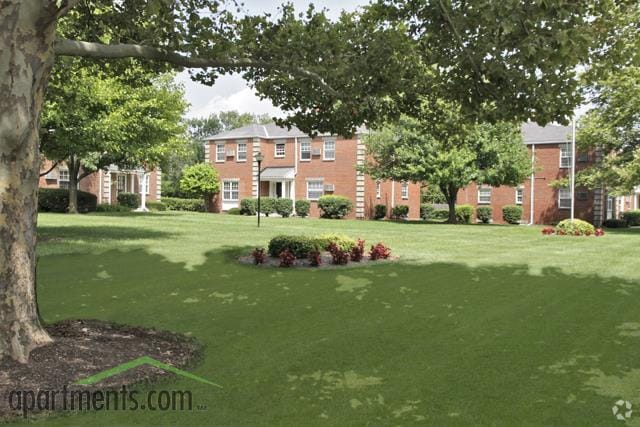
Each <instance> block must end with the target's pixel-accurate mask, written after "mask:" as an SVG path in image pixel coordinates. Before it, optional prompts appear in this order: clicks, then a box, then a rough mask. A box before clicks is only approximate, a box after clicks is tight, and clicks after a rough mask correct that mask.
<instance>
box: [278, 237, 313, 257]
mask: <svg viewBox="0 0 640 427" xmlns="http://www.w3.org/2000/svg"><path fill="white" fill-rule="evenodd" d="M318 249H319V247H318V243H317V242H316V239H313V238H311V237H308V236H285V235H281V236H276V237H274V238H272V239H271V240H270V241H269V248H268V249H267V250H268V251H269V255H271V256H272V257H277V256H280V254H281V253H282V252H284V251H285V250H288V251H290V252H291V253H292V254H293V255H295V257H296V258H307V257H308V256H309V252H311V251H314V250H318Z"/></svg>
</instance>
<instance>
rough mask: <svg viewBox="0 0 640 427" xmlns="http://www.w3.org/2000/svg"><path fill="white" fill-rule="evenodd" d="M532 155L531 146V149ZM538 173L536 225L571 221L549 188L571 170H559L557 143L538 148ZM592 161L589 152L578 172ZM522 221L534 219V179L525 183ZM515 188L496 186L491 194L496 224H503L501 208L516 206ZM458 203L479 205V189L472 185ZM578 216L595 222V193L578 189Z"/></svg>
mask: <svg viewBox="0 0 640 427" xmlns="http://www.w3.org/2000/svg"><path fill="white" fill-rule="evenodd" d="M529 153H530V154H531V147H529ZM535 158H536V163H535V164H536V172H535V187H534V190H535V192H534V214H533V219H534V223H535V224H551V223H556V222H558V221H561V220H563V219H566V218H569V217H570V214H571V211H570V209H560V208H559V207H558V190H556V189H554V188H552V187H551V186H550V184H551V182H553V181H554V180H557V179H560V178H564V177H568V176H569V174H570V171H571V169H569V168H560V147H559V146H558V145H557V144H544V145H536V147H535ZM592 161H593V154H592V153H590V155H589V159H588V161H587V162H580V161H576V170H580V169H582V168H584V167H585V166H586V165H588V164H589V163H590V162H592ZM522 186H523V188H524V197H523V203H522V208H523V217H522V219H523V222H524V223H529V222H530V220H531V218H530V216H531V214H530V212H531V180H530V179H527V180H525V182H523V185H522ZM515 190H516V189H515V187H506V186H502V187H497V188H492V191H491V204H490V205H487V206H491V207H492V208H493V222H494V223H503V222H504V221H503V220H502V207H503V206H505V205H513V204H515V197H516V196H515ZM583 192H586V195H587V197H586V200H581V199H580V198H579V194H580V193H583ZM458 204H470V205H473V206H475V207H477V206H478V187H477V186H476V184H471V185H470V186H469V187H467V188H464V189H462V190H460V191H459V192H458ZM575 216H576V218H581V219H584V220H586V221H590V222H592V221H593V191H590V190H587V189H584V188H580V187H577V188H576V200H575Z"/></svg>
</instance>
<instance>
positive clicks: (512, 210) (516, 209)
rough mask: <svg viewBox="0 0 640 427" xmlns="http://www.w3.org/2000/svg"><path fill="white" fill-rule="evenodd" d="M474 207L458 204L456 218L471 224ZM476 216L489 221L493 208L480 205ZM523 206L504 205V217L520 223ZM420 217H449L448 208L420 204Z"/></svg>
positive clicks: (514, 222)
mask: <svg viewBox="0 0 640 427" xmlns="http://www.w3.org/2000/svg"><path fill="white" fill-rule="evenodd" d="M473 213H474V208H473V206H471V205H458V206H456V218H457V220H458V222H459V223H461V224H470V223H471V222H472V220H473ZM475 214H476V218H477V219H478V220H479V221H480V222H483V223H489V222H491V220H492V219H493V208H491V207H490V206H478V207H477V208H476V209H475ZM522 214H523V211H522V206H518V205H506V206H503V207H502V219H503V220H504V222H506V223H508V224H519V223H520V221H521V220H522ZM420 218H422V219H423V220H434V219H437V220H442V219H448V218H449V210H448V209H438V208H436V207H435V206H433V205H430V204H426V203H423V204H421V205H420Z"/></svg>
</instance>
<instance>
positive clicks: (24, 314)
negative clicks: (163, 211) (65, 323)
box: [0, 0, 60, 363]
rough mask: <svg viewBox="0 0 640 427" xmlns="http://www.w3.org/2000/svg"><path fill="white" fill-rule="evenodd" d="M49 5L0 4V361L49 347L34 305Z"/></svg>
mask: <svg viewBox="0 0 640 427" xmlns="http://www.w3.org/2000/svg"><path fill="white" fill-rule="evenodd" d="M58 13H60V11H59V10H58V9H57V6H56V4H55V1H45V0H29V1H20V0H0V28H1V29H2V31H1V32H0V359H1V358H2V357H4V356H9V357H11V358H13V359H15V360H17V361H20V362H23V363H25V362H27V360H28V358H29V353H30V352H31V350H33V349H34V348H36V347H38V346H41V345H43V344H46V343H49V342H51V338H50V337H49V336H48V335H47V333H46V332H45V331H44V329H43V328H42V326H41V324H40V320H39V316H38V309H37V304H36V291H35V272H36V259H35V248H36V219H37V208H38V199H37V190H38V178H39V176H38V175H39V167H40V160H39V158H38V152H39V150H38V131H39V127H40V126H39V117H38V114H39V112H40V110H41V106H42V101H43V96H44V91H45V86H46V83H47V79H48V76H49V72H50V70H51V66H52V63H53V54H52V46H53V41H54V35H55V19H56V17H57V14H58Z"/></svg>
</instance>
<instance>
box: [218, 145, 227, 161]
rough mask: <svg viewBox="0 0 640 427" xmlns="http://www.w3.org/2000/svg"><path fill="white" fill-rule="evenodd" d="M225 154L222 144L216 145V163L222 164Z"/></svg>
mask: <svg viewBox="0 0 640 427" xmlns="http://www.w3.org/2000/svg"><path fill="white" fill-rule="evenodd" d="M226 157H227V153H225V151H224V144H216V162H224V160H225V159H226Z"/></svg>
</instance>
